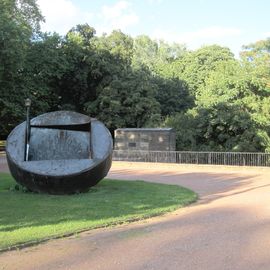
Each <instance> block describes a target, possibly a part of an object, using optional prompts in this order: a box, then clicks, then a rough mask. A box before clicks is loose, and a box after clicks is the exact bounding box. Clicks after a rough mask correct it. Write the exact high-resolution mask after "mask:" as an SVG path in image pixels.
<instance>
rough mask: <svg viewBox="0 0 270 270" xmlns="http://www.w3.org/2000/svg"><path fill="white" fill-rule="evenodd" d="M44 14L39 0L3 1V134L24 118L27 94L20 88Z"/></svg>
mask: <svg viewBox="0 0 270 270" xmlns="http://www.w3.org/2000/svg"><path fill="white" fill-rule="evenodd" d="M42 20H43V17H42V15H41V13H40V11H39V9H38V6H37V4H36V1H35V0H17V1H15V0H2V1H1V2H0V93H1V96H0V105H1V109H0V123H1V124H0V135H1V136H6V135H7V134H8V133H9V131H10V129H11V128H12V127H13V126H14V125H15V124H16V123H17V122H18V121H20V120H21V119H22V117H23V113H22V112H23V110H24V109H23V103H24V97H26V94H25V93H24V92H22V90H21V89H19V88H18V87H17V79H18V76H19V74H20V72H21V70H22V69H23V65H24V61H25V56H26V51H27V49H28V47H29V46H30V43H31V41H32V40H33V39H34V38H35V37H36V36H37V35H38V33H39V24H40V22H41V21H42Z"/></svg>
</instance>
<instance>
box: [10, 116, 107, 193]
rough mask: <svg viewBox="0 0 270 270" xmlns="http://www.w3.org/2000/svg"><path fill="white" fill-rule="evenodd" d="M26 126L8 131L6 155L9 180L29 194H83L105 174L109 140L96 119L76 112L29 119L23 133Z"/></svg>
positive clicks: (22, 124)
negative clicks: (13, 180) (29, 191)
mask: <svg viewBox="0 0 270 270" xmlns="http://www.w3.org/2000/svg"><path fill="white" fill-rule="evenodd" d="M26 126H27V123H26V122H23V123H21V124H20V125H18V126H17V127H16V128H15V129H14V130H13V131H12V132H11V133H10V135H9V137H8V139H7V146H6V153H7V160H8V164H9V168H10V171H11V174H12V176H13V177H14V178H15V180H16V181H17V182H18V183H20V184H21V185H23V186H25V187H27V188H28V189H29V190H32V191H35V192H47V193H50V194H70V193H75V192H83V191H86V190H88V189H89V188H90V187H91V186H93V185H95V184H97V183H98V182H99V181H100V180H101V179H102V178H104V177H105V176H106V175H107V173H108V171H109V169H110V167H111V162H112V138H111V134H110V132H109V131H108V129H107V128H106V127H105V126H104V124H103V123H101V122H100V121H97V120H96V119H91V118H90V117H88V116H86V115H83V114H79V113H76V112H70V111H57V112H51V113H46V114H43V115H40V116H37V117H35V118H33V119H32V120H31V121H30V123H29V135H26V133H25V130H26ZM26 137H29V140H28V141H27V140H26ZM26 141H27V148H26V147H25V146H26V145H25V144H26V143H25V142H26ZM25 151H27V153H25Z"/></svg>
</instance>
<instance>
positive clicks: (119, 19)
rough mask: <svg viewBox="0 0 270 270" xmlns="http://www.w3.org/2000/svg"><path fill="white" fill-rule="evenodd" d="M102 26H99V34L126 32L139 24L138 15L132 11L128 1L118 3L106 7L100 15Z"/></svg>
mask: <svg viewBox="0 0 270 270" xmlns="http://www.w3.org/2000/svg"><path fill="white" fill-rule="evenodd" d="M99 17H100V19H101V22H102V23H101V24H100V25H99V26H97V32H99V33H101V32H106V33H109V32H111V31H112V30H114V29H121V30H123V31H124V30H126V29H127V28H128V27H130V26H133V25H136V24H137V23H138V22H139V17H138V15H137V14H136V13H135V12H134V11H133V10H132V5H131V3H130V2H128V1H122V0H121V1H118V2H116V3H115V4H114V5H110V6H108V5H105V6H103V7H102V8H101V12H100V14H99Z"/></svg>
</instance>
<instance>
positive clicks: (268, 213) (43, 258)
mask: <svg viewBox="0 0 270 270" xmlns="http://www.w3.org/2000/svg"><path fill="white" fill-rule="evenodd" d="M109 176H110V177H111V178H123V179H131V180H132V179H144V180H147V181H153V182H160V183H170V184H179V185H183V186H186V187H189V188H191V189H193V190H195V191H196V192H198V193H199V195H200V200H199V201H198V202H197V203H196V204H194V205H192V206H189V207H187V208H184V209H180V210H178V211H176V212H173V213H171V214H167V215H165V216H163V217H158V218H153V219H149V220H146V221H142V222H138V223H134V224H129V225H124V226H120V227H115V228H110V229H99V230H94V231H89V232H86V233H82V234H80V235H78V236H74V237H69V238H65V239H59V240H53V241H49V242H47V243H43V244H41V245H39V246H34V247H31V248H26V249H23V250H20V251H11V252H5V253H3V254H1V255H0V269H5V270H6V269H8V270H9V269H20V270H24V269H27V270H29V269H33V270H34V269H35V270H45V269H46V270H47V269H48V270H49V269H50V270H52V269H76V270H77V269H78V270H84V269H87V270H98V269H102V270H105V269H106V270H107V269H108V270H114V269H115V270H121V269H123V270H140V269H146V270H147V269H149V270H150V269H158V270H165V269H168V270H174V269H177V270H179V269H183V270H225V269H226V270H238V269H241V270H253V269H254V270H269V269H270V203H269V201H270V168H239V167H235V168H233V167H230V168H229V167H209V166H183V165H176V164H175V165H166V164H140V163H124V162H114V164H113V167H112V170H111V172H110V175H109Z"/></svg>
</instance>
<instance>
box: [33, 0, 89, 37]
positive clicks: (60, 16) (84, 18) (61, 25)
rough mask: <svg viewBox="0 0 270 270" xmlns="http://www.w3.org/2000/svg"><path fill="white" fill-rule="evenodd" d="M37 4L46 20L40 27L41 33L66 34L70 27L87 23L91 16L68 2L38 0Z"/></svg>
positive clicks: (62, 0) (61, 0)
mask: <svg viewBox="0 0 270 270" xmlns="http://www.w3.org/2000/svg"><path fill="white" fill-rule="evenodd" d="M37 3H38V5H39V7H40V9H41V12H42V14H43V16H44V17H45V20H46V23H44V24H42V26H41V29H42V30H43V31H48V32H53V31H56V32H58V33H60V34H66V33H67V31H68V30H70V29H71V28H72V27H74V26H76V25H77V24H80V23H86V22H88V21H89V20H91V18H92V16H93V15H92V14H91V13H90V12H85V11H83V10H80V9H79V8H78V7H76V6H75V5H74V4H73V3H72V2H71V1H70V0H38V1H37Z"/></svg>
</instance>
